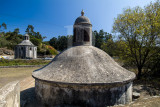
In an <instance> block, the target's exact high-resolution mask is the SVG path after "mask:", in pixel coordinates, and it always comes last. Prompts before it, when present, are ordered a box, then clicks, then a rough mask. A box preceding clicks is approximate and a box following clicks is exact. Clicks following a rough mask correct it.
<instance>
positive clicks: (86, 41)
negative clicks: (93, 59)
mask: <svg viewBox="0 0 160 107" xmlns="http://www.w3.org/2000/svg"><path fill="white" fill-rule="evenodd" d="M73 28H74V30H73V34H74V35H73V46H79V45H92V24H91V22H90V20H89V19H88V18H87V17H86V16H84V11H83V10H82V12H81V16H79V17H78V18H77V19H76V21H75V23H74V25H73Z"/></svg>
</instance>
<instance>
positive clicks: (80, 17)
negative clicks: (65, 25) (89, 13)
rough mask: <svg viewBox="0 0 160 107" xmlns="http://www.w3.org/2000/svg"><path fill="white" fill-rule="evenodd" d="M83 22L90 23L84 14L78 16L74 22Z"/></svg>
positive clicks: (76, 23)
mask: <svg viewBox="0 0 160 107" xmlns="http://www.w3.org/2000/svg"><path fill="white" fill-rule="evenodd" d="M83 23H87V24H91V22H90V20H89V19H88V18H87V17H86V16H79V17H78V18H77V19H76V21H75V23H74V24H75V25H78V24H83Z"/></svg>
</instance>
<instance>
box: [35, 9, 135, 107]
mask: <svg viewBox="0 0 160 107" xmlns="http://www.w3.org/2000/svg"><path fill="white" fill-rule="evenodd" d="M81 14H82V16H80V17H78V18H77V19H76V21H75V23H74V37H73V47H71V48H69V49H67V50H65V51H63V52H61V53H60V54H59V55H57V56H56V57H55V58H54V59H53V60H52V62H51V63H49V64H48V65H46V66H44V67H43V68H41V69H38V70H36V71H34V72H33V73H32V76H33V77H34V78H35V92H36V96H37V99H38V100H39V101H40V102H41V103H42V104H44V106H47V107H53V106H73V107H74V106H78V107H107V106H113V105H119V104H127V103H130V102H131V101H132V81H133V80H134V78H135V74H134V73H133V72H130V71H128V70H126V69H124V68H123V67H121V66H120V65H118V64H117V63H116V62H115V61H114V60H113V59H112V58H111V57H110V56H109V55H108V54H107V53H106V52H104V51H102V50H100V49H98V48H96V47H94V46H92V39H91V38H92V32H91V31H92V30H91V29H92V25H91V23H90V21H89V19H88V18H87V17H85V16H84V12H83V11H82V13H81Z"/></svg>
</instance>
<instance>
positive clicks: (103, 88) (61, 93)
mask: <svg viewBox="0 0 160 107" xmlns="http://www.w3.org/2000/svg"><path fill="white" fill-rule="evenodd" d="M35 91H36V96H37V99H38V100H40V101H41V103H42V104H44V105H45V106H57V105H61V106H64V105H71V106H92V107H94V106H98V107H104V106H113V105H119V104H127V103H130V102H131V101H132V82H130V83H126V84H121V85H117V86H112V85H78V84H63V83H62V84H60V83H48V82H45V81H41V80H37V79H36V81H35Z"/></svg>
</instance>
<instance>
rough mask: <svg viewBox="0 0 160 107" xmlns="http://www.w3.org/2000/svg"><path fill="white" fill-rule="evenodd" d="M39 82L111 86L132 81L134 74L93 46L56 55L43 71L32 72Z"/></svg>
mask: <svg viewBox="0 0 160 107" xmlns="http://www.w3.org/2000/svg"><path fill="white" fill-rule="evenodd" d="M32 76H33V77H34V78H36V79H39V80H44V81H50V82H56V83H73V84H74V83H75V84H76V83H78V84H114V83H125V82H129V81H132V80H133V79H134V78H135V74H134V73H133V72H130V71H128V70H126V69H124V68H123V67H121V66H120V65H118V64H117V63H116V62H115V61H114V60H113V59H112V58H111V57H110V56H109V55H108V54H107V53H105V52H104V51H102V50H100V49H98V48H96V47H94V46H75V47H72V48H69V49H67V50H66V51H63V52H62V53H60V54H59V55H57V56H56V57H55V58H54V59H53V61H52V62H51V63H50V64H48V65H46V66H45V67H43V68H41V69H39V70H36V71H34V72H33V74H32Z"/></svg>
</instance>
